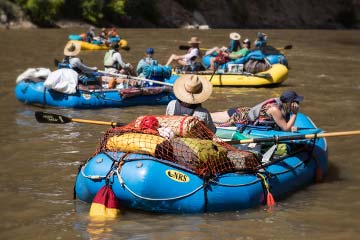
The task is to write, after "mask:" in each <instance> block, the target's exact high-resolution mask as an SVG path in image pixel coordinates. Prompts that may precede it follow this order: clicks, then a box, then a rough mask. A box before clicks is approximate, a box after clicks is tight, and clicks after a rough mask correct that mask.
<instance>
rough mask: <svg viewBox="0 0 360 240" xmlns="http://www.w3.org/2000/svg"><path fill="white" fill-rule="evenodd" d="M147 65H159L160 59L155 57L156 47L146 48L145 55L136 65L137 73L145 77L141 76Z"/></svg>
mask: <svg viewBox="0 0 360 240" xmlns="http://www.w3.org/2000/svg"><path fill="white" fill-rule="evenodd" d="M146 65H152V66H157V65H158V61H157V60H156V59H155V58H154V49H153V48H147V49H146V53H145V57H144V58H142V59H140V61H139V63H138V65H137V67H136V73H137V75H138V76H139V77H143V75H142V76H141V74H142V72H143V70H144V67H145V66H146Z"/></svg>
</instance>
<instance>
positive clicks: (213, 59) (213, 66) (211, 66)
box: [209, 57, 216, 71]
mask: <svg viewBox="0 0 360 240" xmlns="http://www.w3.org/2000/svg"><path fill="white" fill-rule="evenodd" d="M215 60H216V57H212V58H210V66H209V70H210V71H214V69H215Z"/></svg>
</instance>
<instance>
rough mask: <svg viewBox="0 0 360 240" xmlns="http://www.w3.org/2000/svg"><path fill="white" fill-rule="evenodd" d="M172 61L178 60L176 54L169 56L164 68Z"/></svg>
mask: <svg viewBox="0 0 360 240" xmlns="http://www.w3.org/2000/svg"><path fill="white" fill-rule="evenodd" d="M174 60H178V56H177V55H176V54H171V56H170V57H169V60H168V61H167V63H166V64H165V66H169V65H170V64H171V63H172V61H174Z"/></svg>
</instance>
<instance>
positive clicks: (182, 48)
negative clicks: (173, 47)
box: [179, 45, 210, 51]
mask: <svg viewBox="0 0 360 240" xmlns="http://www.w3.org/2000/svg"><path fill="white" fill-rule="evenodd" d="M190 48H191V47H190V46H187V45H180V46H179V49H180V50H189V49H190ZM209 49H210V48H199V50H200V51H207V50H209Z"/></svg>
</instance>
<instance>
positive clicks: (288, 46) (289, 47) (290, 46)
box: [276, 44, 293, 51]
mask: <svg viewBox="0 0 360 240" xmlns="http://www.w3.org/2000/svg"><path fill="white" fill-rule="evenodd" d="M292 47H293V46H292V45H291V44H289V45H286V46H285V47H282V48H276V49H277V50H279V51H281V50H290V49H292Z"/></svg>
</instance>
